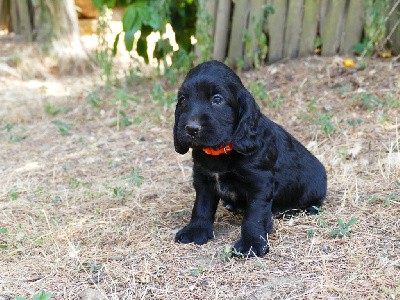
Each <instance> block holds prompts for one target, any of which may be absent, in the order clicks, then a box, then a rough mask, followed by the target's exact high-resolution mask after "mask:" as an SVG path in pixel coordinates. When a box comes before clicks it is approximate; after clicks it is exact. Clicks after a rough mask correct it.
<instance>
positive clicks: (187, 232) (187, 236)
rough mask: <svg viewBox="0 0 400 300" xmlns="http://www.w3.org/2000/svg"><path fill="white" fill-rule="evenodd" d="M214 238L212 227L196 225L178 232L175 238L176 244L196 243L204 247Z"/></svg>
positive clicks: (188, 226)
mask: <svg viewBox="0 0 400 300" xmlns="http://www.w3.org/2000/svg"><path fill="white" fill-rule="evenodd" d="M211 238H213V230H212V226H199V225H195V224H189V225H187V226H185V227H184V228H182V229H181V230H179V231H178V233H177V234H176V236H175V242H177V243H183V244H188V243H195V244H196V245H203V244H205V243H207V241H208V240H209V239H211Z"/></svg>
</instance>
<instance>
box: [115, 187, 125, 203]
mask: <svg viewBox="0 0 400 300" xmlns="http://www.w3.org/2000/svg"><path fill="white" fill-rule="evenodd" d="M113 194H114V196H115V197H117V198H118V199H119V200H121V201H124V200H125V198H126V197H127V196H128V195H129V192H128V191H127V190H126V189H125V188H124V187H121V186H116V187H114V188H113Z"/></svg>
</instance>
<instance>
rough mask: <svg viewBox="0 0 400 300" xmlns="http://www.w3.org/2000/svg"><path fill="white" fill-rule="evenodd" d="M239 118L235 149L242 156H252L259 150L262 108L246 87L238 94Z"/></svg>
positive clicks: (233, 142) (234, 143)
mask: <svg viewBox="0 0 400 300" xmlns="http://www.w3.org/2000/svg"><path fill="white" fill-rule="evenodd" d="M237 102H238V118H237V124H236V129H235V131H234V133H233V140H232V145H233V149H234V150H236V151H237V152H239V153H241V154H244V155H246V154H251V153H253V152H254V151H256V150H257V148H258V139H257V128H258V121H259V119H260V115H261V112H260V108H259V106H258V105H257V103H256V101H255V100H254V98H253V96H252V95H251V94H250V92H249V91H247V90H246V89H245V88H244V87H243V88H242V89H241V90H240V91H239V92H238V96H237Z"/></svg>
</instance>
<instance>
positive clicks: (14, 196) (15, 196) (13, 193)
mask: <svg viewBox="0 0 400 300" xmlns="http://www.w3.org/2000/svg"><path fill="white" fill-rule="evenodd" d="M8 195H9V196H10V199H11V200H13V201H15V200H17V199H18V192H17V191H16V190H11V191H10V192H9V193H8Z"/></svg>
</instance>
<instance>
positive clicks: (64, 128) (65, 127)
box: [51, 120, 72, 135]
mask: <svg viewBox="0 0 400 300" xmlns="http://www.w3.org/2000/svg"><path fill="white" fill-rule="evenodd" d="M51 124H53V125H55V126H56V127H57V129H58V131H59V132H60V133H61V134H62V135H67V134H69V130H70V129H71V128H72V124H70V123H66V122H63V121H58V120H55V121H52V122H51Z"/></svg>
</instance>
